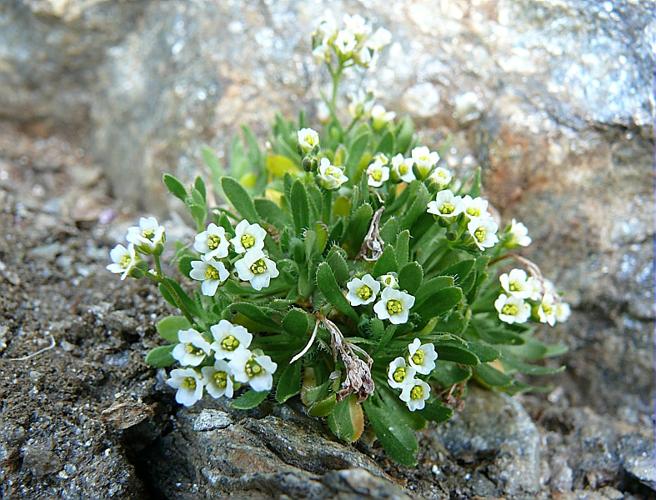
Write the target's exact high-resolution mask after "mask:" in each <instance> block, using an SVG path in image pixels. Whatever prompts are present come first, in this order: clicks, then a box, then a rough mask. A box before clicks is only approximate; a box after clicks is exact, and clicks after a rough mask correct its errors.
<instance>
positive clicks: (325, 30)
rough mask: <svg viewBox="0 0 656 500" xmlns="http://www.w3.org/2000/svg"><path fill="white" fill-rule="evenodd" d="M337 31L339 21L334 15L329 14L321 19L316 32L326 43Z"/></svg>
mask: <svg viewBox="0 0 656 500" xmlns="http://www.w3.org/2000/svg"><path fill="white" fill-rule="evenodd" d="M336 33H337V23H336V22H335V19H334V18H333V17H332V15H330V14H327V15H325V16H324V17H323V18H321V20H320V21H319V24H318V25H317V29H316V30H315V31H314V34H315V35H316V36H318V37H319V38H321V40H323V41H324V43H325V42H326V41H328V40H330V39H331V38H333V37H334V36H335V34H336Z"/></svg>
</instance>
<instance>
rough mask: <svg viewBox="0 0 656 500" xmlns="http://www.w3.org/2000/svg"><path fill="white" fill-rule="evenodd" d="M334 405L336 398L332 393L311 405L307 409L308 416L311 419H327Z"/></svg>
mask: <svg viewBox="0 0 656 500" xmlns="http://www.w3.org/2000/svg"><path fill="white" fill-rule="evenodd" d="M336 404H337V396H335V393H332V394H330V395H329V396H328V397H326V398H324V399H320V400H319V401H317V402H315V403H312V404H311V405H310V407H309V408H308V414H309V415H310V416H311V417H327V416H328V415H330V414H331V413H332V411H333V410H334V409H335V405H336Z"/></svg>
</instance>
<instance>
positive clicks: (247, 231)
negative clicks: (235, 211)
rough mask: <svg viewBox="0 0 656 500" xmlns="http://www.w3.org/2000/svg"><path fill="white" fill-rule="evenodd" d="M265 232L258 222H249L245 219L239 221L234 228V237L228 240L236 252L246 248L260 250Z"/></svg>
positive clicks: (244, 250)
mask: <svg viewBox="0 0 656 500" xmlns="http://www.w3.org/2000/svg"><path fill="white" fill-rule="evenodd" d="M266 235H267V232H266V231H265V230H264V228H263V227H262V226H260V225H259V224H257V223H256V224H251V223H249V222H248V221H247V220H243V221H241V222H240V223H239V224H237V227H236V228H235V237H234V238H232V239H231V240H230V243H232V246H233V247H234V249H235V252H237V253H245V252H247V251H248V250H262V249H263V248H264V238H266Z"/></svg>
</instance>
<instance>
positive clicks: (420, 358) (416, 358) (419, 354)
mask: <svg viewBox="0 0 656 500" xmlns="http://www.w3.org/2000/svg"><path fill="white" fill-rule="evenodd" d="M424 358H425V355H424V350H423V349H417V351H416V352H415V353H414V354H413V355H412V361H413V363H414V364H416V365H423V364H424Z"/></svg>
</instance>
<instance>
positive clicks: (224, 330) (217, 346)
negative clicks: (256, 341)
mask: <svg viewBox="0 0 656 500" xmlns="http://www.w3.org/2000/svg"><path fill="white" fill-rule="evenodd" d="M210 331H211V332H212V337H214V342H212V343H211V344H210V347H211V348H212V349H213V350H214V357H215V358H216V359H232V358H233V357H234V356H235V353H236V352H237V351H239V350H240V349H248V348H249V347H250V345H251V341H252V340H253V335H252V334H251V333H250V332H249V331H248V330H246V328H244V327H243V326H241V325H233V324H232V323H230V321H228V320H225V319H222V320H221V321H219V323H218V324H216V325H213V326H211V327H210Z"/></svg>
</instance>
